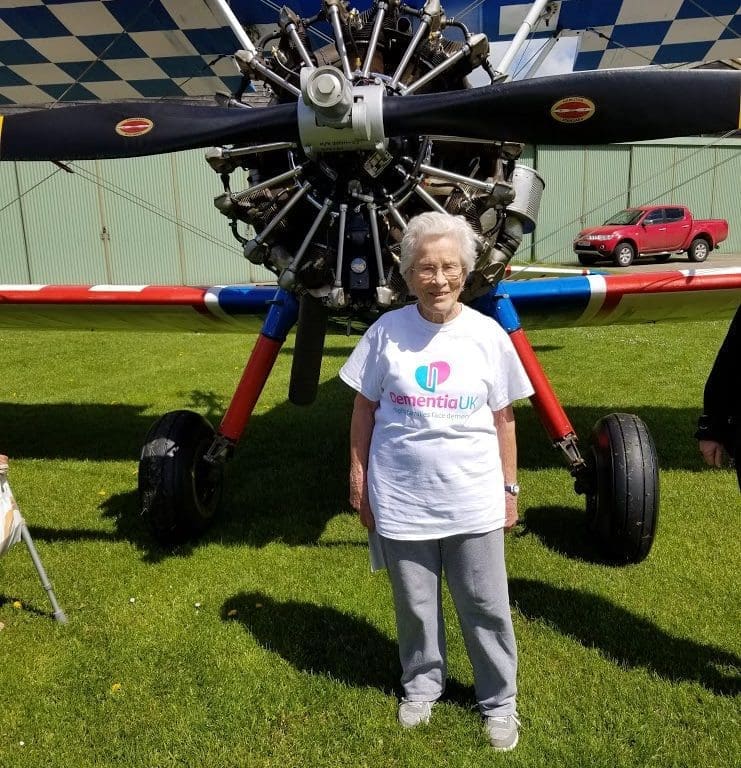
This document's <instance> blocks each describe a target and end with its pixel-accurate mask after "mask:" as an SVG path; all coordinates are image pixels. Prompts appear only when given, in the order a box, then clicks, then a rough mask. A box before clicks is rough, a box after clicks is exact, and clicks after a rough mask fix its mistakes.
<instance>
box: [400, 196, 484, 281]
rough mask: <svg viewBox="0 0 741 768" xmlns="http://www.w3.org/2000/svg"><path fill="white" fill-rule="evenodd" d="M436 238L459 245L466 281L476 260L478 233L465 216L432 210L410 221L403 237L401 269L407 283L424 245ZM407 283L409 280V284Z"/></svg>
mask: <svg viewBox="0 0 741 768" xmlns="http://www.w3.org/2000/svg"><path fill="white" fill-rule="evenodd" d="M434 237H449V238H450V239H451V240H454V241H455V242H456V243H457V245H458V250H459V253H460V259H461V266H462V267H463V273H464V274H463V278H464V279H465V277H466V275H468V273H469V272H471V271H472V270H473V265H474V262H475V260H476V250H477V246H478V241H477V239H476V233H475V232H474V231H473V229H472V228H471V225H470V224H469V223H468V222H467V221H466V220H465V219H464V218H463V216H451V215H450V214H449V213H437V212H435V211H429V212H427V213H420V214H419V215H417V216H414V217H413V218H411V219H409V224H408V225H407V228H406V230H405V231H404V236H403V237H402V238H401V264H400V265H399V270H400V272H401V276H402V277H403V278H404V279H405V280H406V279H407V273H408V272H409V270H410V269H411V268H412V266H413V265H414V262H415V260H416V258H417V256H418V255H419V251H420V249H421V247H422V243H423V241H425V240H428V239H430V238H434ZM407 282H408V281H407Z"/></svg>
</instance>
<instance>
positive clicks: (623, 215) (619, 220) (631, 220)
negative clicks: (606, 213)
mask: <svg viewBox="0 0 741 768" xmlns="http://www.w3.org/2000/svg"><path fill="white" fill-rule="evenodd" d="M642 215H643V211H641V210H638V211H637V210H635V208H633V209H630V208H629V209H627V210H625V211H620V213H616V214H615V215H614V216H610V218H609V219H608V220H607V221H606V222H605V224H635V223H636V222H637V221H638V219H640V218H641V216H642Z"/></svg>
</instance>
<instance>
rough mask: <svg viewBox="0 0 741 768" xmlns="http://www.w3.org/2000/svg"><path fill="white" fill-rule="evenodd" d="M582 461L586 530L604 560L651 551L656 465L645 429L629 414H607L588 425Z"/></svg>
mask: <svg viewBox="0 0 741 768" xmlns="http://www.w3.org/2000/svg"><path fill="white" fill-rule="evenodd" d="M587 460H588V462H589V464H590V472H591V476H592V481H593V487H592V489H591V491H590V492H589V493H588V494H587V523H588V525H589V528H590V530H591V532H592V533H593V534H594V535H595V536H596V538H597V541H598V543H599V545H600V548H601V549H602V551H603V552H604V554H606V555H607V556H608V557H609V558H610V559H614V560H618V561H621V562H627V563H639V562H640V561H641V560H643V559H644V558H645V557H646V555H648V553H649V552H650V551H651V546H652V544H653V541H654V537H655V535H656V527H657V523H658V519H659V464H658V459H657V456H656V447H655V445H654V441H653V438H652V437H651V433H650V432H649V431H648V428H647V427H646V425H645V423H644V422H643V421H642V420H641V419H639V418H638V417H637V416H635V415H633V414H632V413H611V414H609V415H608V416H605V417H603V418H602V419H600V420H599V421H598V422H597V423H596V424H595V425H594V428H593V429H592V435H591V440H590V446H589V453H588V459H587Z"/></svg>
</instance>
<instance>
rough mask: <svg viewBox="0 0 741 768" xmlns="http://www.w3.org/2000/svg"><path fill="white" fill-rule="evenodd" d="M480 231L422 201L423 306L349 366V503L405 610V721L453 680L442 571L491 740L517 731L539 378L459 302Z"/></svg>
mask: <svg viewBox="0 0 741 768" xmlns="http://www.w3.org/2000/svg"><path fill="white" fill-rule="evenodd" d="M475 253H476V237H475V235H474V232H473V230H472V229H471V228H470V226H469V225H468V224H467V223H466V221H465V220H464V219H463V218H462V217H453V216H449V215H446V214H441V213H423V214H421V215H420V216H417V217H415V218H414V219H412V220H411V221H410V222H409V226H408V228H407V230H406V232H405V234H404V237H403V239H402V242H401V272H402V274H403V275H404V278H405V279H406V281H407V284H408V285H409V288H410V290H411V292H412V293H413V294H414V295H415V296H416V297H417V303H416V305H409V306H406V307H403V308H402V309H398V310H395V311H392V312H388V313H386V314H385V315H383V316H382V317H381V318H380V319H379V320H378V321H377V322H376V323H374V325H373V326H371V328H369V329H368V331H367V332H366V334H365V335H364V336H363V338H362V339H361V340H360V342H359V343H358V345H357V347H356V349H355V350H354V351H353V353H352V355H351V356H350V358H349V359H348V361H347V362H346V363H345V365H344V366H343V368H342V370H341V371H340V377H341V378H342V380H343V381H345V382H346V383H347V384H349V385H350V386H351V387H353V388H354V389H355V390H356V391H357V393H358V394H357V395H356V397H355V404H354V408H353V415H352V424H351V428H350V504H351V505H352V506H353V508H354V509H356V510H357V511H358V512H359V514H360V520H361V522H362V523H363V525H364V526H366V528H368V529H369V531H373V530H375V531H377V533H378V536H379V540H380V543H381V549H382V552H383V556H384V560H385V563H386V567H387V568H388V572H389V578H390V581H391V586H392V592H393V597H394V606H395V610H396V626H397V632H398V637H399V658H400V660H401V666H402V671H403V673H402V678H401V683H402V686H403V690H404V696H403V698H402V700H401V703H400V705H399V722H400V724H401V725H402V726H403V727H405V728H413V727H414V726H416V725H419V724H420V723H426V722H428V721H429V719H430V714H431V709H432V706H433V704H434V703H435V702H436V701H437V700H438V699H439V698H440V696H441V695H442V694H443V691H444V687H445V679H446V649H445V625H444V623H443V614H442V603H441V578H442V573H443V571H444V572H445V576H446V579H447V582H448V587H449V589H450V593H451V595H452V597H453V601H454V603H455V607H456V611H457V613H458V617H459V620H460V624H461V628H462V631H463V636H464V640H465V644H466V649H467V651H468V656H469V658H470V660H471V664H472V666H473V674H474V682H475V689H476V697H477V699H478V706H479V709H480V711H481V713H482V715H483V716H484V722H485V727H486V731H487V734H488V737H489V740H490V742H491V744H492V746H493V747H494V748H495V749H498V750H510V749H513V748H514V747H515V745H516V744H517V739H518V724H519V721H518V720H517V712H516V706H515V694H516V684H515V677H516V671H517V652H516V647H515V638H514V631H513V628H512V618H511V615H510V608H509V596H508V591H507V574H506V571H505V564H504V537H503V531H504V530H506V529H508V528H511V527H512V526H513V525H514V524H515V523H516V522H517V494H518V492H519V488H518V486H517V447H516V442H515V422H514V416H513V411H512V402H513V401H515V400H517V399H519V398H523V397H528V396H529V395H531V394H532V392H533V390H532V387H531V385H530V382H529V381H528V378H527V375H526V374H525V371H524V370H523V368H522V365H521V364H520V361H519V359H518V357H517V355H516V353H515V350H514V348H513V346H512V344H511V342H510V340H509V337H508V336H507V334H506V333H505V332H504V330H502V328H501V327H500V326H499V325H498V324H497V323H496V322H495V321H494V320H492V319H490V318H488V317H485V316H484V315H481V314H479V313H478V312H476V311H474V310H472V309H470V308H469V307H466V306H463V305H462V304H461V303H460V302H459V300H458V299H459V297H460V294H461V290H462V288H463V285H464V283H465V280H466V276H467V275H468V273H469V272H470V271H471V269H472V268H473V262H474V256H475Z"/></svg>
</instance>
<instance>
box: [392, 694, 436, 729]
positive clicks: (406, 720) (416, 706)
mask: <svg viewBox="0 0 741 768" xmlns="http://www.w3.org/2000/svg"><path fill="white" fill-rule="evenodd" d="M433 704H434V702H433V701H408V700H407V699H402V700H401V704H399V724H400V725H401V727H402V728H416V727H417V726H418V725H419V724H420V723H429V722H430V715H431V714H432V705H433Z"/></svg>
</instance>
